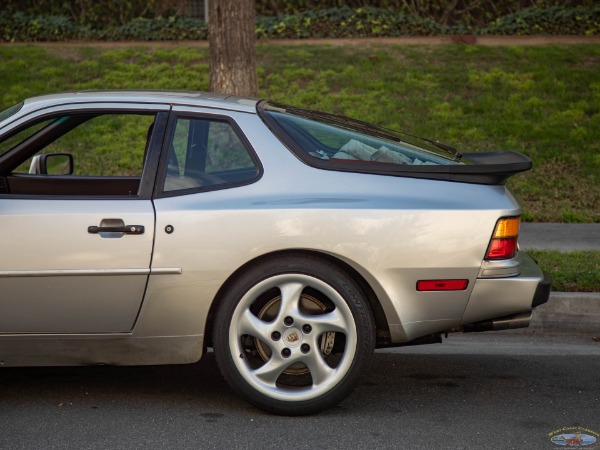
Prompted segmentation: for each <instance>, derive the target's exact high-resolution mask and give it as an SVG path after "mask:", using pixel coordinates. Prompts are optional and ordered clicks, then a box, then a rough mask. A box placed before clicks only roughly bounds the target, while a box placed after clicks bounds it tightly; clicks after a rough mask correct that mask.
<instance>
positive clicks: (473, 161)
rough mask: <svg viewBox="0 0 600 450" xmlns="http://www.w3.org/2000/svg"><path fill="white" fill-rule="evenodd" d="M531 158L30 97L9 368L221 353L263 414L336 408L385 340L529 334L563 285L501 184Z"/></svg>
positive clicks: (283, 110)
mask: <svg viewBox="0 0 600 450" xmlns="http://www.w3.org/2000/svg"><path fill="white" fill-rule="evenodd" d="M530 166H531V162H530V161H529V160H528V159H527V158H525V157H523V156H522V155H519V154H512V153H506V152H501V153H494V154H485V153H484V154H466V155H464V156H463V155H460V154H459V153H458V152H457V151H455V150H454V149H452V148H451V147H449V146H447V145H443V144H439V143H437V142H435V141H428V142H424V141H415V140H413V139H412V138H403V137H400V138H399V137H398V136H397V135H396V134H394V133H392V132H390V131H389V130H383V129H381V128H377V127H374V126H371V125H368V124H364V123H362V122H359V121H356V120H352V119H348V118H344V117H341V116H334V115H327V114H323V113H317V112H314V111H305V110H301V109H298V108H292V107H286V106H284V105H278V104H276V103H272V102H266V101H259V100H256V99H245V98H237V97H230V96H225V95H217V94H207V93H197V92H169V91H167V92H154V91H104V92H78V93H64V94H55V95H47V96H41V97H37V98H32V99H28V100H26V101H25V102H24V103H21V104H19V105H16V106H15V107H12V108H9V109H8V110H6V111H5V112H3V113H1V114H0V229H1V230H2V233H1V234H0V249H1V251H2V255H3V258H1V259H0V361H2V365H3V366H38V365H83V364H113V365H120V364H126V365H138V364H139V365H144V364H181V363H194V362H196V361H198V360H199V359H200V357H201V356H202V355H203V354H204V353H205V352H206V351H207V349H208V348H214V351H215V353H216V357H217V361H218V363H219V366H220V367H221V370H222V372H223V374H224V376H225V378H226V379H227V381H228V382H229V383H230V384H231V385H232V386H233V387H234V388H235V389H236V390H237V391H238V392H239V393H241V395H243V396H244V398H246V399H247V400H248V401H250V402H251V403H253V404H254V405H257V406H259V407H261V408H264V409H266V410H268V411H272V412H275V413H281V414H308V413H312V412H315V411H319V410H321V409H324V408H327V407H329V406H331V405H332V404H335V403H336V402H338V401H340V400H342V399H343V398H344V397H345V396H346V395H347V394H348V393H349V392H350V390H351V389H352V387H353V386H354V385H355V384H356V383H357V380H358V379H359V378H360V376H361V374H362V373H363V372H364V371H365V370H366V368H367V366H368V363H369V360H370V357H371V354H372V352H373V349H374V348H376V347H388V346H397V345H407V344H415V343H429V342H439V341H440V336H441V334H442V333H446V332H449V331H481V330H490V329H503V328H516V327H521V326H527V324H528V323H529V318H530V316H531V311H532V310H533V309H534V308H535V307H536V306H537V305H539V304H542V303H544V302H545V301H547V299H548V296H549V290H550V281H549V279H548V277H546V276H545V275H544V274H543V272H542V271H541V270H540V269H539V268H538V267H537V265H536V264H535V262H534V261H533V260H532V259H531V258H530V257H529V256H527V255H526V254H524V253H521V252H519V251H518V249H517V246H516V245H517V238H518V226H519V216H520V214H521V209H520V207H519V205H518V203H517V202H516V201H515V199H514V198H513V197H512V196H511V194H510V193H509V191H508V190H507V189H506V187H505V186H504V181H505V180H506V178H508V177H509V176H511V175H513V174H515V173H518V172H521V171H524V170H527V169H528V168H529V167H530Z"/></svg>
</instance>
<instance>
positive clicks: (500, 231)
mask: <svg viewBox="0 0 600 450" xmlns="http://www.w3.org/2000/svg"><path fill="white" fill-rule="evenodd" d="M520 223H521V219H520V218H519V217H506V218H504V219H500V220H499V221H498V223H496V228H495V229H494V235H493V236H492V237H493V238H494V239H508V238H516V237H517V236H519V225H520Z"/></svg>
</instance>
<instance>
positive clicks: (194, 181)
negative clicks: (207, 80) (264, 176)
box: [164, 117, 259, 192]
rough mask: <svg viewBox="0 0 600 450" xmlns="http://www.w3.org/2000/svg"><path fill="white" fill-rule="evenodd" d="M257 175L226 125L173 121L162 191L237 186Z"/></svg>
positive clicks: (198, 121) (208, 122)
mask: <svg viewBox="0 0 600 450" xmlns="http://www.w3.org/2000/svg"><path fill="white" fill-rule="evenodd" d="M258 172H259V171H258V167H257V165H256V163H255V162H254V160H253V159H252V157H251V155H250V153H249V151H248V149H247V148H246V146H245V145H244V144H243V142H242V140H241V139H240V137H239V136H238V134H237V133H236V131H235V130H234V129H233V127H232V126H231V125H230V124H229V123H227V122H223V121H218V120H209V119H194V118H185V117H180V118H178V119H177V123H176V125H175V130H174V133H173V136H172V138H171V142H170V146H169V155H168V167H167V174H166V177H165V184H164V191H167V192H168V191H177V190H182V189H194V188H210V187H214V186H220V185H223V187H227V186H226V185H238V184H241V183H245V182H248V181H251V180H253V179H254V178H256V176H257V175H258Z"/></svg>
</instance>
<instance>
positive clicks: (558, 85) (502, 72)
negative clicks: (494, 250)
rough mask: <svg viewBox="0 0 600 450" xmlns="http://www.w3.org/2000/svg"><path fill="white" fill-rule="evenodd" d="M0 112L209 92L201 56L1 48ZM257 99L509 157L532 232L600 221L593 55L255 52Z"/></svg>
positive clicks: (466, 48)
mask: <svg viewBox="0 0 600 450" xmlns="http://www.w3.org/2000/svg"><path fill="white" fill-rule="evenodd" d="M0 61H1V62H2V63H1V64H0V109H4V108H6V107H8V106H10V105H12V104H14V103H16V102H17V101H19V100H21V99H23V98H25V97H28V96H31V95H36V94H42V93H48V92H56V91H65V90H73V89H109V88H152V89H193V90H207V89H208V49H207V48H205V47H198V46H186V45H185V44H183V45H181V46H179V47H174V46H160V45H157V46H151V47H138V48H135V47H126V46H119V47H117V48H111V47H110V46H99V45H94V44H91V45H74V44H55V45H45V46H41V45H40V46H33V45H20V44H19V45H3V46H0ZM258 65H259V67H258V73H259V84H260V95H261V96H264V97H268V98H272V99H274V100H279V101H282V102H286V103H290V104H293V105H299V106H306V107H311V108H317V109H322V110H325V111H330V112H336V113H344V114H347V115H350V116H353V117H357V118H361V119H364V120H367V121H372V122H376V123H378V124H381V125H384V126H386V127H390V128H395V129H400V130H405V131H409V132H412V133H415V134H420V135H423V136H427V137H434V138H436V139H439V140H441V141H445V142H448V143H450V144H452V145H454V146H456V147H458V148H459V149H461V150H462V151H465V152H467V151H483V150H488V151H489V150H516V151H520V152H523V153H525V154H527V155H528V156H530V157H531V158H532V159H533V161H534V169H533V170H532V171H531V172H529V173H527V174H521V175H518V176H516V177H514V178H513V179H511V180H510V181H509V186H510V187H511V189H512V190H513V192H514V193H515V195H516V197H517V198H518V199H519V200H520V202H521V204H522V205H523V210H524V213H523V218H524V220H527V221H550V222H600V45H596V44H587V45H571V46H559V45H548V46H535V47H533V46H532V47H526V46H510V47H484V46H472V45H459V44H448V45H438V46H399V45H392V44H377V45H374V44H354V45H348V46H344V47H342V46H333V45H310V46H309V45H304V46H298V45H294V46H291V45H273V44H260V45H259V46H258Z"/></svg>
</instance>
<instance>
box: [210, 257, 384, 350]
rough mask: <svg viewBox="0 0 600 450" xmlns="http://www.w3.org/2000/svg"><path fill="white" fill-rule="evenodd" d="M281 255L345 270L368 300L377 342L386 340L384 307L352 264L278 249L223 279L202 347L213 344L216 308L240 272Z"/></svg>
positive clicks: (212, 307) (212, 305)
mask: <svg viewBox="0 0 600 450" xmlns="http://www.w3.org/2000/svg"><path fill="white" fill-rule="evenodd" d="M283 256H295V257H316V258H320V259H323V260H325V261H328V262H330V263H331V264H334V265H336V266H337V267H338V268H340V269H341V270H343V271H345V272H346V273H347V274H348V275H349V276H351V277H352V279H354V280H355V281H356V282H357V283H358V285H359V287H360V289H361V290H362V291H363V293H364V295H365V298H366V299H367V300H368V302H369V307H370V308H371V312H372V313H373V318H374V320H375V328H376V340H377V342H379V341H380V340H384V341H386V340H388V339H389V335H390V331H389V326H388V321H387V317H386V315H385V312H384V309H383V307H382V306H381V303H380V301H379V298H378V297H377V295H376V294H375V291H374V290H373V288H372V287H371V285H370V284H369V283H368V282H367V280H366V279H365V278H364V277H363V276H362V275H361V274H360V273H359V272H358V271H357V270H356V269H354V268H353V267H352V266H350V265H349V264H348V263H346V262H344V261H342V260H341V259H339V258H336V257H335V256H332V255H330V254H327V253H323V252H319V251H315V250H305V249H298V250H279V251H275V252H271V253H266V254H264V255H260V256H258V257H256V258H254V259H252V260H250V261H248V262H247V263H245V264H244V265H242V266H241V267H239V268H238V269H237V270H236V271H235V272H233V273H232V274H231V275H230V276H229V277H228V278H227V280H225V282H224V283H223V285H222V286H221V287H220V288H219V290H218V291H217V294H216V295H215V298H214V299H213V301H212V303H211V305H210V309H209V312H208V316H207V320H206V325H205V330H204V347H205V349H206V347H212V345H213V342H212V341H213V331H214V328H213V326H214V318H215V314H216V313H217V310H218V308H219V306H220V304H221V302H222V300H223V297H224V295H225V293H226V292H227V290H228V289H229V287H230V286H231V285H233V284H234V283H235V282H236V280H237V279H238V278H239V277H240V276H241V274H243V273H244V272H246V271H247V270H248V269H249V268H250V267H253V266H256V265H259V264H262V263H264V262H266V261H269V260H272V259H276V258H281V257H283Z"/></svg>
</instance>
